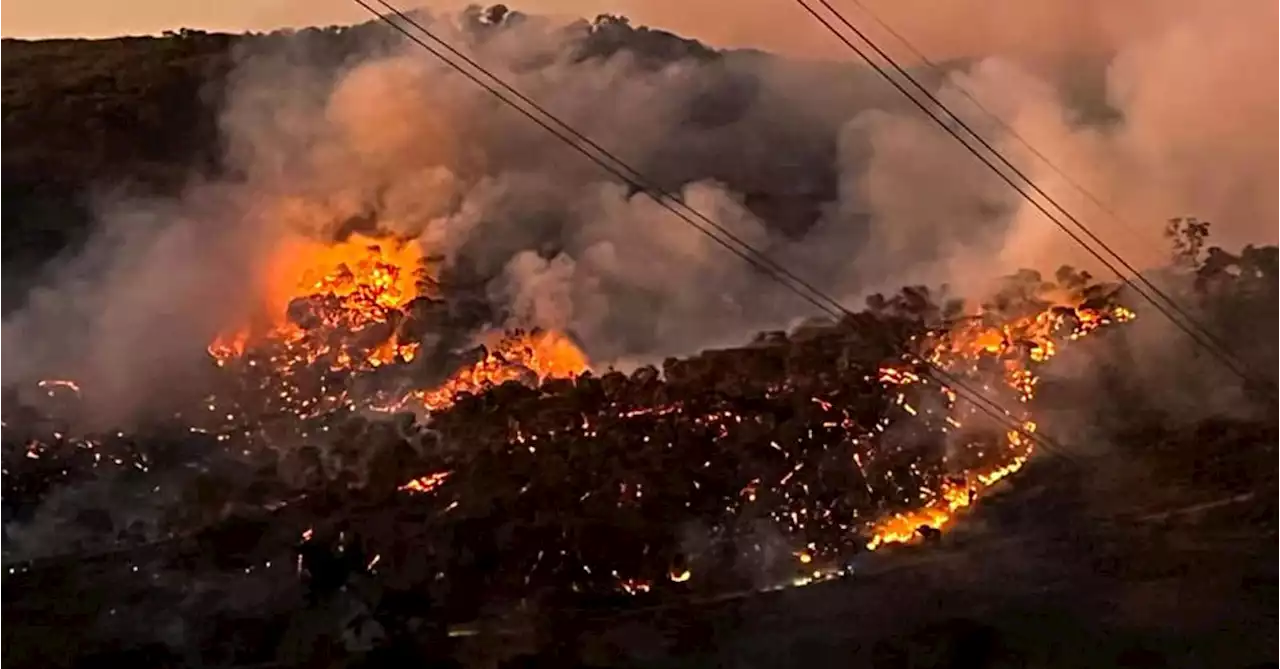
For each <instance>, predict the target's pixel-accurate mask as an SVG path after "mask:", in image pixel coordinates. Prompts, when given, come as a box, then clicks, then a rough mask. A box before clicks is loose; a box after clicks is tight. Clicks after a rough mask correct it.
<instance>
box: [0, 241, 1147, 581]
mask: <svg viewBox="0 0 1280 669" xmlns="http://www.w3.org/2000/svg"><path fill="white" fill-rule="evenodd" d="M285 255H286V257H284V258H283V259H282V260H281V261H280V267H281V268H282V269H281V272H283V274H282V275H280V276H279V277H277V279H278V280H273V281H272V282H271V284H270V286H269V289H268V291H267V293H268V295H267V296H266V297H265V299H264V302H265V303H266V305H267V311H268V313H267V316H265V317H264V318H263V319H261V322H254V323H249V324H243V325H239V326H237V327H234V328H230V329H228V330H227V331H226V332H225V333H224V334H222V335H221V336H219V337H218V338H217V340H216V341H214V342H213V343H212V344H210V346H209V354H210V356H211V357H212V360H213V361H214V363H215V364H216V366H217V368H218V376H219V377H220V378H221V379H222V380H223V381H224V384H223V385H222V386H220V387H219V388H217V389H215V391H214V392H211V393H210V394H209V395H208V396H207V397H206V399H205V402H204V404H203V406H201V407H199V409H198V410H193V411H189V412H183V413H180V414H178V415H176V416H175V417H174V419H175V420H176V421H177V422H178V423H180V424H181V425H182V426H183V430H184V431H185V432H187V433H188V434H190V435H192V436H193V437H199V438H200V439H202V440H204V441H206V442H210V443H212V444H215V445H216V446H217V447H218V448H221V449H225V451H226V452H229V453H235V454H243V455H245V456H251V455H252V454H255V453H258V452H274V453H277V454H283V455H281V457H284V458H298V457H301V458H302V459H303V460H305V459H306V458H305V457H302V456H300V455H296V454H299V453H305V451H306V448H308V447H309V445H310V444H314V443H317V442H318V441H324V442H326V443H333V444H334V446H333V448H334V449H336V450H337V451H342V452H351V451H355V452H356V453H355V455H354V456H352V457H353V458H354V459H355V460H358V461H360V462H365V463H366V464H367V461H369V460H370V459H373V458H374V457H375V456H374V455H370V454H368V453H364V452H361V451H371V450H373V447H372V446H368V447H366V445H367V444H366V443H367V442H379V443H381V442H385V441H388V440H389V441H390V442H392V443H398V442H399V441H403V440H405V439H408V437H409V436H412V435H406V434H405V433H403V432H402V431H400V430H403V429H404V426H403V425H402V424H401V423H399V422H397V421H396V420H388V418H389V416H388V418H384V419H365V418H363V416H367V415H383V416H386V415H387V414H391V413H396V412H415V413H424V412H425V413H428V414H430V421H429V427H426V428H424V427H423V426H422V425H421V424H420V423H414V425H413V426H412V427H411V430H417V431H418V432H416V433H415V434H418V435H420V432H421V430H423V429H429V430H430V431H431V432H432V433H433V434H434V436H435V439H437V442H438V443H441V444H444V445H445V446H447V447H446V448H435V449H425V450H423V449H418V450H417V451H416V452H413V453H410V454H408V455H396V456H394V457H388V458H387V459H384V460H382V461H379V462H383V465H382V466H383V467H389V470H390V472H389V476H390V477H392V478H393V481H392V484H391V485H390V487H389V488H388V490H390V491H391V493H392V494H394V495H396V496H397V498H401V499H404V500H406V502H404V503H410V502H411V503H412V504H414V505H415V506H416V507H424V506H425V507H429V508H432V509H434V512H433V513H434V514H435V517H436V518H443V519H448V522H455V523H457V524H458V525H459V527H465V528H471V529H467V530H465V531H463V532H462V533H461V534H458V535H456V536H454V541H455V542H463V543H466V542H478V544H477V545H478V546H479V547H478V548H476V549H475V550H476V551H480V552H481V553H483V551H484V550H488V549H483V546H485V545H488V544H487V543H486V542H489V543H493V542H497V541H498V540H497V539H494V538H493V536H490V535H491V534H492V535H494V536H497V535H499V534H500V535H502V536H504V537H506V538H505V539H503V540H502V544H503V546H504V547H505V548H504V550H506V552H507V553H508V554H507V555H504V556H502V557H501V558H493V559H494V560H497V561H498V562H500V563H501V565H502V568H501V569H500V570H497V571H498V572H499V573H502V574H509V575H510V576H504V577H503V578H495V577H491V576H489V577H486V580H485V581H484V582H485V586H484V587H486V588H490V589H499V590H502V591H503V592H504V596H507V597H511V598H513V599H515V598H518V597H519V596H520V595H519V592H520V591H522V590H528V591H539V590H540V591H546V589H547V588H562V589H566V590H569V589H571V590H572V591H574V592H588V591H597V592H600V591H603V592H617V593H626V594H630V595H636V596H648V595H649V594H650V593H654V594H655V595H656V593H658V592H659V591H661V590H663V589H664V588H677V589H688V588H699V587H702V585H701V584H700V582H702V581H704V580H705V582H706V583H714V582H716V581H717V579H720V578H721V577H722V576H723V574H725V573H727V572H728V571H729V570H727V569H724V567H726V566H728V565H731V564H735V563H742V562H747V561H750V560H752V559H754V558H753V557H752V556H755V555H764V554H765V553H766V552H767V550H766V547H765V546H764V545H763V544H762V543H761V542H760V541H757V540H756V539H755V538H752V536H753V535H751V534H750V532H747V531H746V530H745V529H744V528H749V527H758V526H759V524H760V523H762V522H763V523H767V524H768V526H770V527H771V528H773V530H772V532H773V534H774V535H776V536H780V537H781V539H782V541H784V542H785V543H786V544H788V548H787V549H786V550H785V551H783V553H782V554H784V555H790V556H791V557H790V566H787V567H786V568H785V569H783V573H774V574H772V576H771V577H770V578H774V577H776V579H775V581H774V582H783V583H790V584H807V583H812V582H815V581H820V580H824V579H826V578H831V577H834V576H838V575H840V574H842V573H843V572H844V565H845V564H846V563H847V560H848V558H849V556H850V555H851V554H852V553H856V552H858V551H863V550H868V549H870V550H877V549H880V548H882V547H884V546H886V545H889V544H897V543H907V542H912V541H915V540H918V539H929V538H933V537H936V536H937V534H938V532H939V531H940V530H942V529H945V528H946V527H947V526H948V525H949V524H950V523H951V522H953V520H954V518H955V517H956V515H957V514H958V513H960V512H962V511H963V510H964V509H965V508H967V507H969V506H971V505H973V504H974V503H975V502H976V501H977V500H979V499H980V498H981V496H982V494H983V493H984V491H986V490H987V489H988V488H990V487H991V486H992V485H994V484H996V483H997V482H999V481H1000V480H1002V479H1004V478H1006V477H1008V476H1010V475H1012V474H1014V473H1015V472H1017V471H1018V469H1020V468H1021V467H1022V466H1023V465H1024V463H1026V462H1027V460H1028V458H1029V457H1030V456H1031V454H1032V450H1033V445H1034V444H1033V442H1032V440H1030V439H1028V438H1027V436H1026V435H1029V434H1033V433H1034V432H1035V430H1036V429H1037V424H1036V422H1035V420H1034V418H1033V416H1032V413H1031V412H1032V400H1033V399H1034V397H1035V392H1036V387H1037V382H1038V378H1039V377H1038V375H1037V369H1038V368H1039V367H1040V366H1042V365H1044V364H1045V363H1047V362H1049V361H1050V360H1051V359H1053V358H1054V356H1055V355H1057V354H1058V353H1059V351H1060V349H1061V348H1062V347H1063V345H1064V344H1066V343H1067V342H1071V341H1075V340H1078V339H1080V338H1082V337H1085V336H1087V335H1089V334H1091V333H1093V332H1095V331H1097V330H1098V329H1099V328H1102V327H1104V326H1107V325H1110V324H1113V323H1123V322H1126V321H1128V320H1130V319H1132V318H1133V317H1134V314H1133V313H1132V312H1131V311H1129V310H1128V309H1126V308H1124V307H1123V306H1120V305H1119V304H1117V303H1116V301H1115V299H1114V292H1113V291H1109V290H1107V289H1105V287H1097V286H1088V285H1085V284H1087V281H1086V282H1081V281H1075V282H1074V284H1073V285H1076V288H1075V289H1073V290H1067V289H1064V288H1062V287H1061V285H1062V284H1071V283H1072V282H1065V281H1059V282H1058V283H1057V284H1047V283H1043V282H1038V281H1037V282H1035V283H1036V285H1037V286H1039V287H1038V288H1037V289H1036V290H1033V291H1031V292H1030V294H1029V295H1024V296H1023V297H1021V298H1019V299H1016V300H1004V301H1003V302H1001V303H1000V304H998V305H994V306H993V305H988V306H985V307H983V308H980V309H977V310H976V312H977V313H974V314H973V315H971V316H970V317H966V318H958V317H956V315H955V314H948V315H947V317H945V318H941V317H939V315H938V313H937V312H938V310H936V309H934V308H933V307H932V305H931V304H930V302H931V299H923V300H922V299H919V295H918V294H917V295H915V296H914V297H912V299H908V300H905V303H906V304H908V305H909V304H914V303H919V304H920V305H923V306H921V307H920V308H919V309H916V308H914V307H913V308H905V307H903V305H902V304H897V305H896V306H895V304H888V305H885V304H881V305H877V306H874V307H873V308H872V309H869V310H868V311H867V312H862V313H860V314H858V315H856V317H853V318H851V319H850V320H849V321H848V322H841V323H835V324H831V325H830V326H826V327H823V328H819V329H818V330H816V331H813V332H809V333H807V334H805V335H804V336H803V337H801V336H799V334H797V335H794V336H792V337H787V336H785V335H783V336H781V337H780V338H778V337H775V338H773V340H772V343H771V344H769V345H758V346H751V347H746V348H743V349H733V350H729V351H708V352H706V353H704V354H702V355H700V356H696V357H694V358H690V359H686V360H668V361H667V363H666V364H664V370H663V371H664V373H663V374H660V373H659V372H658V371H657V370H656V369H654V368H652V367H645V368H641V369H640V370H638V371H636V372H635V373H633V374H632V375H630V376H625V375H622V374H620V373H617V372H608V373H605V374H603V375H600V376H595V375H592V374H591V373H590V372H589V371H588V370H589V364H588V360H587V358H586V356H585V355H584V354H583V352H582V351H581V350H580V349H579V348H578V347H577V346H576V345H575V344H574V343H573V342H572V341H571V339H570V338H569V337H568V336H566V335H563V334H560V333H555V332H543V331H534V332H525V331H510V332H495V333H491V334H488V335H486V336H485V338H484V339H485V344H486V345H485V346H484V347H483V348H482V349H480V350H479V351H478V352H477V353H476V355H475V356H474V357H473V358H470V359H463V360H460V361H455V364H454V365H453V366H452V368H451V370H445V371H444V373H443V374H440V375H439V376H438V377H436V378H439V379H442V380H439V381H434V382H431V381H426V380H425V379H430V378H432V373H431V371H430V370H429V369H428V368H427V367H426V365H427V364H428V362H430V359H431V358H433V357H436V356H435V355H434V353H429V352H427V351H424V350H423V348H424V346H425V344H424V342H426V341H427V338H426V336H425V335H427V334H429V332H430V326H429V325H427V324H426V321H428V320H429V319H423V318H420V317H419V312H420V311H421V310H422V309H423V308H424V307H430V306H431V304H432V303H433V301H434V300H435V299H436V298H438V297H439V292H440V291H441V288H440V285H439V283H437V281H436V279H435V277H434V276H433V275H432V273H431V271H430V261H429V260H428V259H426V258H424V256H423V254H422V252H421V250H420V249H419V248H417V247H416V246H415V245H414V244H412V243H402V242H399V241H397V240H394V239H389V238H371V237H359V236H353V237H351V238H349V239H348V240H346V241H344V242H341V243H338V244H331V245H319V244H302V245H300V246H299V247H298V248H294V249H290V250H289V253H288V254H285ZM1036 278H1037V279H1038V277H1036ZM1042 284H1043V285H1042ZM917 292H918V291H917ZM926 312H927V313H926ZM868 329H879V330H881V331H882V332H883V333H889V334H895V335H896V334H901V333H904V332H905V333H907V334H908V335H909V346H908V353H907V354H902V353H901V352H899V351H895V350H892V349H891V348H889V347H887V346H886V345H883V344H878V343H869V342H871V339H869V338H868V337H866V336H865V331H867V330H868ZM925 361H927V362H928V363H931V364H934V365H937V366H939V367H941V368H943V369H945V370H947V372H948V374H949V375H950V376H952V377H956V378H960V379H962V380H963V381H964V382H965V383H966V385H968V386H970V387H976V388H982V389H983V390H984V393H986V394H988V395H990V396H992V397H993V398H995V399H996V400H998V401H1000V403H1001V404H1002V405H1004V406H1009V407H1012V408H1011V409H1010V414H1009V416H1008V419H1009V421H1010V422H1012V424H1016V425H1019V426H1020V429H1018V430H1011V429H1009V428H1008V426H1007V425H1005V424H1002V423H1001V422H998V421H995V420H992V419H991V418H990V417H989V416H986V415H984V414H983V413H982V412H981V411H979V410H977V409H976V408H975V407H974V406H973V405H972V404H970V403H969V402H968V401H965V400H962V399H961V398H960V397H958V395H957V392H956V390H955V389H953V388H952V387H950V386H949V385H947V384H946V383H943V382H941V381H940V380H939V379H938V378H937V377H936V376H934V375H933V374H931V373H930V368H929V365H928V364H926V362H925ZM75 388H76V386H75V385H74V383H73V382H70V381H49V382H48V383H46V384H45V390H47V391H48V392H49V394H51V395H57V396H58V399H65V400H67V401H70V398H65V397H64V396H63V391H66V392H67V393H70V394H72V395H74V393H72V392H71V391H72V390H73V389H75ZM378 420H381V421H382V422H381V423H379V422H378ZM370 421H372V422H370ZM353 424H355V425H356V427H352V425H353ZM387 425H389V427H386V426H387ZM10 428H11V425H10V421H9V420H8V419H7V418H6V435H5V441H6V443H8V442H10V441H11V440H13V439H18V438H19V436H21V438H22V447H23V450H24V451H25V452H26V458H24V459H23V461H24V462H34V463H45V464H48V465H50V466H56V467H61V468H62V469H63V471H66V467H65V466H64V465H62V464H58V463H62V462H63V459H64V458H65V457H66V456H64V455H60V454H63V453H72V454H76V455H77V457H80V459H81V460H83V454H85V453H91V454H92V459H93V466H94V467H97V466H99V465H100V464H101V463H102V461H103V459H104V458H105V459H106V461H107V462H108V463H112V462H114V463H115V464H116V465H117V466H131V467H134V468H139V471H144V470H145V469H146V468H149V467H150V466H151V460H150V456H148V455H147V452H146V449H145V448H143V447H142V446H141V444H144V443H145V442H146V438H145V435H125V434H124V433H117V434H115V435H94V436H84V437H80V436H71V435H67V434H64V433H61V432H59V433H56V436H51V435H49V434H29V433H30V432H32V431H31V430H24V431H23V432H22V434H21V435H18V434H17V433H15V432H13V431H11V429H10ZM371 434H376V435H381V436H377V437H376V438H375V437H371V436H370V435H371ZM415 438H416V437H415ZM124 444H127V446H125V445H124ZM391 450H395V449H391ZM120 453H123V454H125V455H123V456H122V455H119V454H120ZM317 457H319V460H320V461H319V462H317V463H313V464H307V465H305V466H303V469H306V470H307V471H312V470H319V471H322V472H323V473H324V475H322V476H320V477H319V478H318V479H317V478H316V477H314V476H312V477H310V478H308V477H307V476H303V477H301V478H300V479H299V481H301V482H300V483H299V482H293V483H289V484H288V485H283V484H273V485H275V486H276V487H277V488H280V492H279V493H278V494H276V495H275V496H274V497H275V499H276V500H277V501H264V502H262V503H263V504H264V505H276V506H279V505H280V504H284V503H285V502H281V501H278V500H288V499H295V498H296V497H297V495H298V491H297V490H296V487H297V486H302V487H303V492H304V493H308V492H311V491H315V490H317V489H320V488H323V487H325V486H333V485H335V481H334V474H335V471H334V470H335V469H337V470H342V469H343V468H344V467H346V466H347V465H346V464H343V463H342V462H339V464H338V465H334V464H333V462H332V460H333V459H334V458H336V457H337V456H332V455H325V456H317ZM339 459H340V458H339ZM344 462H345V461H344ZM386 463H391V464H389V465H388V464H386ZM15 468H16V467H15ZM338 473H341V472H340V471H339V472H338ZM13 474H14V472H9V471H6V481H7V483H6V491H8V490H9V488H10V486H11V485H12V484H11V481H13V480H17V479H15V478H14V476H13ZM370 476H372V475H370ZM339 478H340V477H339ZM357 479H359V480H358V481H355V482H353V481H352V480H350V479H349V478H348V479H345V485H344V486H343V487H344V488H346V489H353V488H359V487H360V486H362V485H371V484H369V483H368V476H366V477H364V478H361V477H357ZM24 490H26V488H24ZM28 492H29V491H28ZM30 494H37V495H38V494H41V493H30ZM271 508H275V506H272V507H271ZM480 519H484V523H489V524H492V523H499V524H500V525H501V529H475V526H474V523H476V522H480ZM689 523H697V524H699V526H700V527H703V528H705V530H706V533H707V535H708V536H709V538H710V542H709V545H712V546H719V547H721V548H724V547H728V548H730V549H731V550H729V553H731V554H732V555H730V556H729V557H727V558H726V557H725V554H724V551H717V550H716V549H711V548H706V547H703V548H700V549H698V550H694V551H690V550H689V549H688V548H687V547H683V546H682V543H683V541H682V539H681V538H680V530H679V527H680V526H682V525H687V524H689ZM484 527H488V525H485V526H484ZM451 536H453V535H451ZM486 537H487V538H486ZM370 540H371V541H375V542H376V538H375V539H370ZM396 540H398V539H397V538H396V537H394V536H393V537H392V538H391V539H388V541H396ZM379 552H380V554H382V555H391V554H396V551H393V550H391V549H390V547H389V546H382V545H380V546H379ZM400 552H404V551H400ZM673 556H674V559H675V560H676V562H677V564H679V565H680V566H679V567H678V568H673V567H671V565H672V561H673ZM717 556H718V557H717ZM394 567H395V564H394V562H391V563H388V561H385V560H384V561H383V562H382V563H381V565H380V568H382V569H392V568H394ZM449 569H450V567H449V566H448V565H443V566H441V571H440V573H441V574H445V576H446V578H447V577H449ZM459 569H462V570H463V571H465V568H463V567H459ZM468 582H470V581H468ZM476 582H477V583H478V582H479V581H476ZM477 587H479V586H477Z"/></svg>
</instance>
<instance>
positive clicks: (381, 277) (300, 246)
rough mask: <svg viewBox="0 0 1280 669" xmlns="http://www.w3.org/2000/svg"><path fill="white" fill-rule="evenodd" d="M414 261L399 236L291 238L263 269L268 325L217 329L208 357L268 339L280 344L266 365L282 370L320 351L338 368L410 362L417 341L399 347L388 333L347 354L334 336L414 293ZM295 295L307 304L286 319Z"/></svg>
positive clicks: (360, 326) (229, 354) (360, 327)
mask: <svg viewBox="0 0 1280 669" xmlns="http://www.w3.org/2000/svg"><path fill="white" fill-rule="evenodd" d="M421 263H422V250H421V248H419V247H418V245H417V244H414V243H406V242H403V241H401V240H395V239H375V238H372V237H366V236H363V235H358V234H356V235H352V236H351V237H349V238H348V239H347V240H346V241H343V242H338V243H334V244H323V243H320V242H317V241H314V240H309V239H293V240H291V241H289V242H287V243H284V244H283V245H282V246H281V247H280V250H279V251H278V252H277V253H276V254H275V256H274V258H273V260H272V261H271V262H270V263H269V264H268V270H267V272H266V274H265V276H266V279H265V281H264V284H265V285H264V289H265V295H264V297H263V305H262V308H263V309H264V310H265V311H266V313H267V314H268V317H267V321H268V323H269V325H268V326H267V327H266V328H262V327H254V326H252V325H245V326H241V327H238V328H234V329H232V330H230V331H228V332H224V333H223V334H221V335H219V336H218V337H217V338H216V339H215V340H214V341H213V343H212V344H210V345H209V354H210V355H211V356H213V358H214V359H215V360H216V361H218V364H220V365H222V364H225V363H226V362H227V361H228V360H229V359H231V358H237V357H240V356H243V355H244V353H245V351H246V350H247V349H248V348H249V347H251V346H253V345H256V344H258V343H261V342H272V343H276V344H279V345H280V347H281V348H282V349H283V353H281V354H277V355H276V356H273V360H272V362H273V363H275V364H276V365H277V366H280V367H286V368H287V367H291V366H294V365H298V364H311V363H314V362H316V361H317V360H319V359H321V358H323V357H325V356H331V357H332V359H333V364H334V366H335V367H339V368H347V367H353V366H356V367H359V366H365V365H367V366H370V367H377V366H380V365H385V364H388V363H391V362H394V361H396V360H397V359H405V360H409V359H412V357H413V355H414V354H415V353H416V351H417V346H418V345H417V343H408V344H402V343H400V342H398V341H397V336H396V334H395V333H394V332H390V333H388V334H387V335H386V337H385V339H383V340H382V341H381V343H379V344H378V345H376V346H374V347H373V348H372V349H371V350H369V351H367V352H359V353H357V357H356V358H354V359H353V357H352V354H353V353H355V352H354V351H351V350H347V348H346V347H345V346H344V344H345V342H342V341H339V342H335V341H334V339H335V335H337V334H342V335H351V334H354V333H359V332H363V331H365V330H367V329H368V328H371V327H374V326H379V325H384V324H387V323H388V322H389V321H390V319H391V318H392V316H391V314H392V312H394V311H396V310H397V309H400V308H402V307H404V306H405V305H406V304H408V303H409V302H410V301H411V300H413V299H414V298H415V297H417V296H418V286H417V277H416V276H415V273H414V271H415V269H416V268H418V267H420V266H421ZM298 300H306V301H307V302H306V304H305V306H306V309H304V310H302V312H304V313H300V314H299V315H298V316H297V317H296V318H294V317H291V314H290V312H291V310H292V308H293V307H294V305H296V304H298ZM300 320H301V321H305V322H303V323H300V322H298V321H300ZM344 338H346V337H338V339H344Z"/></svg>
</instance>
